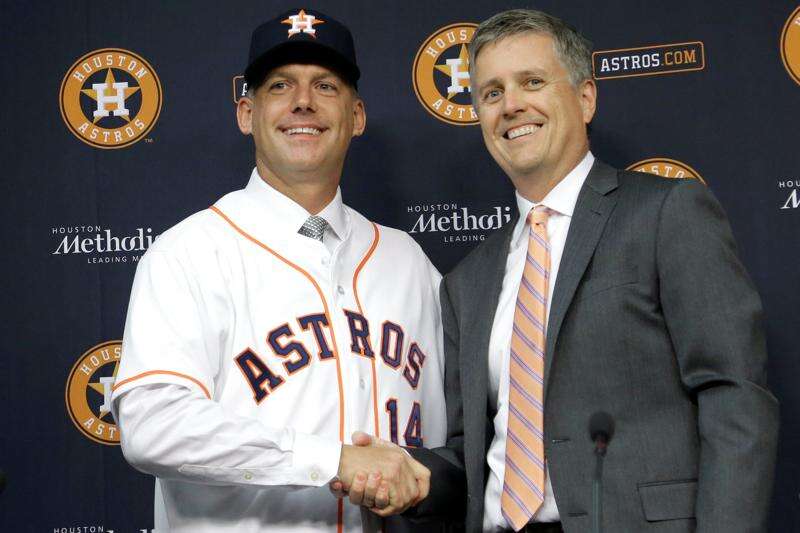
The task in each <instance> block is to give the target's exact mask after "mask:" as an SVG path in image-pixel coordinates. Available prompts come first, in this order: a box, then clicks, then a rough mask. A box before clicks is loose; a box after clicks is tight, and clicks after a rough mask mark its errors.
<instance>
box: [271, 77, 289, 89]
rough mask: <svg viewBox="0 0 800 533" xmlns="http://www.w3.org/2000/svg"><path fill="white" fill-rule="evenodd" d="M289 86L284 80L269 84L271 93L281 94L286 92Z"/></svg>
mask: <svg viewBox="0 0 800 533" xmlns="http://www.w3.org/2000/svg"><path fill="white" fill-rule="evenodd" d="M287 87H289V84H288V83H286V82H285V81H284V80H278V81H273V82H271V83H270V84H269V90H270V92H281V91H284V90H285V89H286V88H287Z"/></svg>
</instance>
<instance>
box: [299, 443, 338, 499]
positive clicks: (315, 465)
mask: <svg viewBox="0 0 800 533" xmlns="http://www.w3.org/2000/svg"><path fill="white" fill-rule="evenodd" d="M341 455H342V443H341V442H339V441H334V440H331V439H330V438H325V437H318V436H316V435H310V434H308V433H295V436H294V446H293V447H292V470H293V471H294V476H296V477H295V479H294V480H293V481H292V483H291V484H292V485H311V486H314V487H321V486H322V485H325V484H327V483H328V482H329V481H331V480H332V479H333V478H334V477H335V476H336V474H337V473H338V472H339V459H340V458H341Z"/></svg>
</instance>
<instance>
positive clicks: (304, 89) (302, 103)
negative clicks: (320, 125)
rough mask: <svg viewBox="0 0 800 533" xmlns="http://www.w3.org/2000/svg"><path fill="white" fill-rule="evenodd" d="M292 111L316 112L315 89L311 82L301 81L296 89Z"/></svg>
mask: <svg viewBox="0 0 800 533" xmlns="http://www.w3.org/2000/svg"><path fill="white" fill-rule="evenodd" d="M292 111H293V112H295V113H299V112H312V113H313V112H314V111H316V106H315V104H314V91H313V88H312V87H311V84H306V83H299V84H298V85H297V87H296V88H295V90H294V99H293V102H292Z"/></svg>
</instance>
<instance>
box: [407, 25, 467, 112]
mask: <svg viewBox="0 0 800 533" xmlns="http://www.w3.org/2000/svg"><path fill="white" fill-rule="evenodd" d="M477 26H478V25H477V24H471V23H467V22H459V23H456V24H450V25H449V26H445V27H444V28H441V29H439V30H436V32H434V33H433V34H432V35H431V36H430V37H428V38H427V39H426V40H425V42H424V43H422V46H420V48H419V51H418V52H417V56H416V57H415V58H414V67H413V70H412V73H411V74H412V78H413V80H414V92H416V93H417V98H418V99H419V101H420V103H421V104H422V106H423V107H424V108H425V110H426V111H428V113H430V114H432V115H433V116H434V117H436V118H438V119H439V120H443V121H444V122H447V123H449V124H455V125H457V126H469V125H472V124H477V123H478V116H477V115H476V114H475V110H474V109H473V108H472V101H471V94H470V92H471V87H470V83H469V52H468V50H467V45H468V44H469V42H470V41H471V40H472V35H473V34H474V33H475V28H476V27H477Z"/></svg>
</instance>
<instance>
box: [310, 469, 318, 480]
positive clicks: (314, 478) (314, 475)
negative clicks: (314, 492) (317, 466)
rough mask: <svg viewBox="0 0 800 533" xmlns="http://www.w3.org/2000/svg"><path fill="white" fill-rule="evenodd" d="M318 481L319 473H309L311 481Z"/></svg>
mask: <svg viewBox="0 0 800 533" xmlns="http://www.w3.org/2000/svg"><path fill="white" fill-rule="evenodd" d="M318 479H319V472H317V471H316V470H314V471H313V472H311V481H316V480H318Z"/></svg>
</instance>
